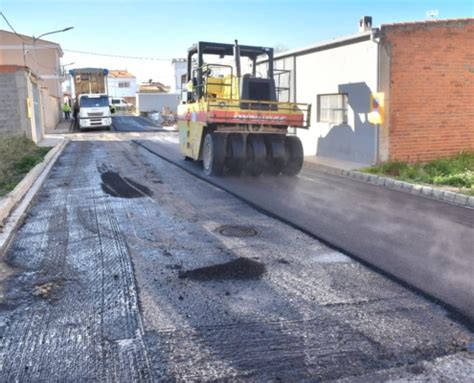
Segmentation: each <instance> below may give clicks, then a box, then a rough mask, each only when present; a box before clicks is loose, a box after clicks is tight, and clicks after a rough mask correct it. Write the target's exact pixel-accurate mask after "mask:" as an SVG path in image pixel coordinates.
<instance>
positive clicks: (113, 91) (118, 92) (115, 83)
mask: <svg viewBox="0 0 474 383" xmlns="http://www.w3.org/2000/svg"><path fill="white" fill-rule="evenodd" d="M119 82H129V83H130V87H129V88H120V87H119ZM107 86H108V89H109V96H110V97H114V98H120V97H135V95H136V93H137V90H138V86H137V79H136V78H135V77H127V78H115V77H110V76H107Z"/></svg>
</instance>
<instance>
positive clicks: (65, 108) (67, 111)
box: [63, 102, 71, 120]
mask: <svg viewBox="0 0 474 383" xmlns="http://www.w3.org/2000/svg"><path fill="white" fill-rule="evenodd" d="M63 112H64V118H65V119H66V120H69V117H70V116H71V106H70V105H69V103H68V102H66V103H64V105H63Z"/></svg>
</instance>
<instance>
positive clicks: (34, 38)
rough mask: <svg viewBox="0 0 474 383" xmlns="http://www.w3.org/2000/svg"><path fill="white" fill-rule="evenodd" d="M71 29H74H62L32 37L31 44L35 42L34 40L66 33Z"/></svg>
mask: <svg viewBox="0 0 474 383" xmlns="http://www.w3.org/2000/svg"><path fill="white" fill-rule="evenodd" d="M71 29H74V27H67V28H64V29H58V30H57V31H51V32H46V33H43V34H41V35H39V36H38V37H35V36H33V44H34V43H35V42H36V40H39V39H40V38H41V37H43V36H47V35H52V34H54V33H61V32H67V31H70V30H71Z"/></svg>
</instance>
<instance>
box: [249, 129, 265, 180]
mask: <svg viewBox="0 0 474 383" xmlns="http://www.w3.org/2000/svg"><path fill="white" fill-rule="evenodd" d="M266 157H267V150H266V148H265V142H264V141H263V137H262V136H261V135H260V134H249V135H248V137H247V166H246V171H247V172H248V173H249V174H250V175H252V176H259V175H260V174H262V172H263V169H264V168H265V160H266Z"/></svg>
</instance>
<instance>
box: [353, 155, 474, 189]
mask: <svg viewBox="0 0 474 383" xmlns="http://www.w3.org/2000/svg"><path fill="white" fill-rule="evenodd" d="M362 170H363V171H366V172H368V173H372V174H378V175H386V176H390V177H394V178H398V179H400V180H403V181H408V182H417V183H427V184H437V185H449V186H455V187H459V188H467V189H471V190H472V189H474V152H461V153H459V154H458V155H457V156H455V157H452V158H441V159H437V160H434V161H430V162H427V163H416V164H409V163H406V162H402V161H389V162H385V163H383V164H380V165H376V166H373V167H371V168H366V169H362Z"/></svg>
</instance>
